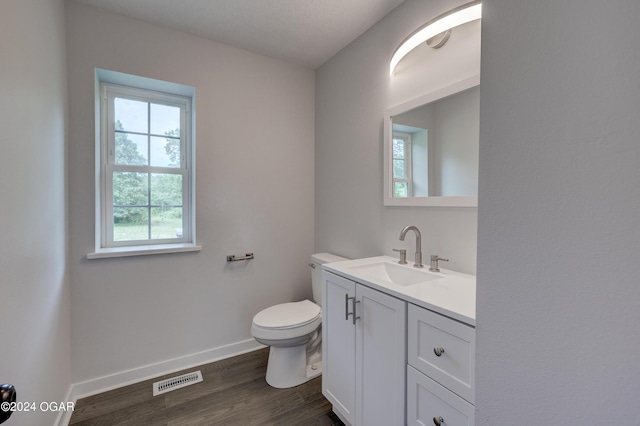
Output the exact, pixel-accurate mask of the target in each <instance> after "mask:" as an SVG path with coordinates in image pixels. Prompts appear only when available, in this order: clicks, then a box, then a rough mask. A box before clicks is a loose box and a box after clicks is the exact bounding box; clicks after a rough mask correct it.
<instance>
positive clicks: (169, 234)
mask: <svg viewBox="0 0 640 426" xmlns="http://www.w3.org/2000/svg"><path fill="white" fill-rule="evenodd" d="M164 238H182V208H181V207H152V208H151V239H153V240H157V239H164Z"/></svg>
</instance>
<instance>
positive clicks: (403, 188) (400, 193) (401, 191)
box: [393, 182, 409, 198]
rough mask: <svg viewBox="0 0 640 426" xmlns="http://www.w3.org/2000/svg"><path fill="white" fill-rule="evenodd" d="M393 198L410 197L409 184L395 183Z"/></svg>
mask: <svg viewBox="0 0 640 426" xmlns="http://www.w3.org/2000/svg"><path fill="white" fill-rule="evenodd" d="M393 196H394V197H395V198H407V197H408V196H409V184H408V183H407V182H394V183H393Z"/></svg>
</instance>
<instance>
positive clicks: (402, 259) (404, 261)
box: [392, 249, 407, 265]
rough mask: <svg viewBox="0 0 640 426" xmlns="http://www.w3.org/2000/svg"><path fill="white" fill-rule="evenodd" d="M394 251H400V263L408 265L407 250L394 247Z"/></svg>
mask: <svg viewBox="0 0 640 426" xmlns="http://www.w3.org/2000/svg"><path fill="white" fill-rule="evenodd" d="M392 250H393V251H397V252H398V253H400V260H399V261H398V263H399V264H401V265H406V264H407V250H405V249H392Z"/></svg>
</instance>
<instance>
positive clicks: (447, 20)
mask: <svg viewBox="0 0 640 426" xmlns="http://www.w3.org/2000/svg"><path fill="white" fill-rule="evenodd" d="M481 17H482V2H481V1H480V0H476V1H472V2H470V3H466V4H463V5H462V6H460V7H456V8H454V9H451V10H450V11H448V12H446V13H444V14H442V15H440V16H438V17H437V18H435V19H433V20H431V21H429V22H427V23H426V24H424V25H423V26H421V27H420V28H418V29H417V30H416V31H414V32H413V33H412V34H411V35H410V36H409V37H407V38H406V39H404V40H403V42H402V43H400V46H398V48H397V49H396V51H395V52H394V53H393V56H392V57H391V63H390V65H389V71H390V73H391V75H393V70H394V69H395V68H396V65H398V63H399V62H400V60H401V59H402V58H404V57H405V56H406V55H407V54H408V53H409V52H411V51H412V50H413V49H415V48H416V47H418V46H419V45H420V44H421V43H424V42H427V44H430V43H428V40H430V39H432V38H434V37H436V36H438V35H440V34H442V33H446V32H447V31H449V30H451V28H454V27H457V26H459V25H462V24H466V23H467V22H471V21H475V20H476V19H480V18H481ZM442 38H443V41H440V42H437V43H436V44H435V45H434V46H432V47H434V48H438V47H441V46H442V45H444V43H445V42H446V41H447V40H448V39H449V36H448V34H444V35H443V37H442Z"/></svg>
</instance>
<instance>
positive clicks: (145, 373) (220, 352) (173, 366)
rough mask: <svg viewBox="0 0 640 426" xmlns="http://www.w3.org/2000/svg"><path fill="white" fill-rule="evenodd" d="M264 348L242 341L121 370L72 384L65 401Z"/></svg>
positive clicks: (63, 420) (64, 419) (62, 422)
mask: <svg viewBox="0 0 640 426" xmlns="http://www.w3.org/2000/svg"><path fill="white" fill-rule="evenodd" d="M264 347H265V346H264V345H261V344H260V343H258V342H256V341H255V340H254V339H248V340H243V341H241V342H237V343H232V344H229V345H225V346H220V347H217V348H213V349H208V350H206V351H202V352H197V353H195V354H190V355H185V356H182V357H179V358H173V359H169V360H166V361H162V362H158V363H155V364H149V365H145V366H142V367H138V368H134V369H131V370H126V371H122V372H120V373H115V374H110V375H108V376H103V377H98V378H96V379H91V380H87V381H84V382H80V383H74V384H72V385H71V387H70V388H69V391H68V392H67V399H66V400H65V401H71V402H74V403H75V402H77V401H78V399H81V398H86V397H87V396H91V395H95V394H98V393H102V392H106V391H110V390H112V389H117V388H120V387H122V386H127V385H131V384H134V383H138V382H142V381H145V380H148V379H153V378H154V377H158V376H163V375H165V374H171V373H174V372H176V371H180V370H186V369H189V368H192V367H196V366H199V365H202V364H209V363H211V362H215V361H219V360H222V359H225V358H231V357H234V356H237V355H242V354H244V353H247V352H251V351H255V350H258V349H261V348H264ZM71 414H73V413H72V412H61V413H60V414H59V415H58V419H57V420H56V423H55V424H56V425H57V426H67V425H68V424H69V421H70V420H71Z"/></svg>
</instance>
